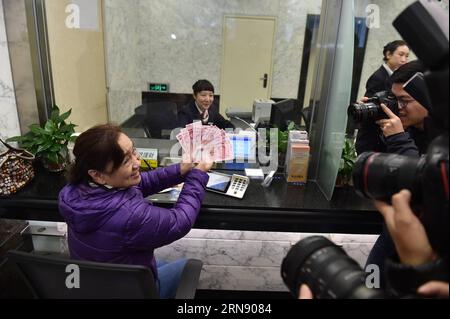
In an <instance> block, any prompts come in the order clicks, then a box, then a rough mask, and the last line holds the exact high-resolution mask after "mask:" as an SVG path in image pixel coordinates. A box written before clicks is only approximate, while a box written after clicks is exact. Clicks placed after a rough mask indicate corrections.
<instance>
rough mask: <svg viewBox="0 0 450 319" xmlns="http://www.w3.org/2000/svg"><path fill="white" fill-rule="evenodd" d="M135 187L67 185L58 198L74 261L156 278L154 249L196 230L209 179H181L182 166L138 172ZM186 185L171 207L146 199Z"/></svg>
mask: <svg viewBox="0 0 450 319" xmlns="http://www.w3.org/2000/svg"><path fill="white" fill-rule="evenodd" d="M141 177H142V180H141V182H140V183H139V185H138V186H133V187H129V188H126V189H106V188H104V187H92V186H89V185H85V184H78V185H71V184H69V185H67V186H65V187H64V188H63V189H62V190H61V192H60V194H59V211H60V213H61V215H62V216H63V217H64V220H65V221H66V223H67V225H68V244H69V251H70V255H71V257H72V258H73V259H81V260H89V261H97V262H108V263H117V264H132V265H143V266H147V267H150V268H151V269H152V271H153V273H154V275H155V278H157V268H156V261H155V258H154V256H153V250H154V249H155V248H158V247H161V246H164V245H167V244H170V243H171V242H173V241H175V240H177V239H180V238H182V237H183V236H185V235H186V234H187V233H188V232H189V230H190V229H191V228H192V226H193V225H194V222H195V220H196V218H197V215H198V212H199V210H200V206H201V202H202V200H203V197H204V194H205V186H206V183H207V182H208V175H207V174H206V173H204V172H202V171H200V170H197V169H193V170H192V171H191V172H189V173H188V174H187V175H186V176H185V178H183V177H182V176H181V175H180V165H173V166H169V167H166V168H161V169H157V170H154V171H149V172H143V173H141ZM182 181H184V186H183V189H182V191H181V193H180V196H179V198H178V201H177V202H176V204H175V205H174V206H173V208H170V209H169V208H162V207H157V206H153V204H152V203H151V202H149V201H148V200H146V199H145V197H147V196H148V195H150V194H152V193H156V192H159V191H161V190H162V189H165V188H167V187H170V186H173V185H175V184H178V183H180V182H182Z"/></svg>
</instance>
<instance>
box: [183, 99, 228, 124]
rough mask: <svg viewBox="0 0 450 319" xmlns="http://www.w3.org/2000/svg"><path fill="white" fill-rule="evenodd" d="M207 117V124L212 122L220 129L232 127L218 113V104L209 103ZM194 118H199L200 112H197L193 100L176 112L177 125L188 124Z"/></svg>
mask: <svg viewBox="0 0 450 319" xmlns="http://www.w3.org/2000/svg"><path fill="white" fill-rule="evenodd" d="M208 114H209V119H208V124H213V125H215V126H217V127H219V128H221V129H226V128H233V129H234V125H233V124H231V122H230V121H227V120H226V119H225V118H224V117H223V116H222V115H221V114H220V113H219V106H218V105H217V104H214V103H213V105H211V107H210V108H209V109H208ZM194 120H200V113H199V112H198V109H197V106H196V105H195V101H192V102H190V103H189V104H187V105H185V106H183V108H182V109H181V110H180V111H179V112H178V126H179V127H185V126H186V125H188V124H191V123H192V122H194Z"/></svg>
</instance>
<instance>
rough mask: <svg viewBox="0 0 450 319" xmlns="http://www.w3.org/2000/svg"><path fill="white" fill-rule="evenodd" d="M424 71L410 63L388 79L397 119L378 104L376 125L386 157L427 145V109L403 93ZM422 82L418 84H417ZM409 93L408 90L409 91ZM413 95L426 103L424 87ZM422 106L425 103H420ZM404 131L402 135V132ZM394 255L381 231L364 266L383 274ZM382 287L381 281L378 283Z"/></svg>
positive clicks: (411, 153)
mask: <svg viewBox="0 0 450 319" xmlns="http://www.w3.org/2000/svg"><path fill="white" fill-rule="evenodd" d="M423 70H424V68H423V66H422V64H421V63H420V62H419V61H412V62H409V63H407V64H405V65H403V66H401V67H400V68H399V69H398V70H397V71H396V72H394V74H393V75H392V77H391V79H392V82H393V84H392V89H391V90H392V93H393V94H394V95H395V97H396V98H397V101H398V106H399V116H397V115H395V114H394V113H393V112H392V111H391V110H390V109H389V108H387V107H386V106H385V105H384V104H381V107H382V108H383V110H384V112H385V113H386V114H387V115H388V116H389V118H388V119H382V120H379V121H377V124H378V125H379V126H380V129H381V131H382V133H383V140H384V144H385V146H386V150H385V152H386V153H392V154H401V155H408V156H415V157H417V156H419V155H421V154H424V153H425V152H426V150H427V147H428V144H429V142H430V141H429V134H427V132H426V130H425V122H426V118H427V116H428V110H427V108H428V105H427V107H424V106H423V105H422V104H421V103H420V102H419V101H417V100H416V99H415V98H414V97H413V96H411V94H409V93H408V92H406V91H405V83H409V81H410V80H411V78H412V77H414V76H415V75H416V73H417V72H422V71H423ZM420 81H422V80H420ZM410 91H411V90H410ZM411 93H413V94H414V95H415V96H418V97H420V99H421V100H424V101H427V99H428V98H424V97H427V96H428V92H427V90H426V88H425V87H423V88H422V91H421V90H419V89H418V88H415V90H414V92H411ZM423 103H429V101H427V102H423ZM405 129H406V131H405ZM394 253H395V247H394V245H393V243H392V240H391V238H390V236H389V233H388V231H387V230H386V228H385V227H383V230H382V232H381V234H380V236H379V237H378V239H377V241H376V242H375V244H374V246H373V248H372V250H371V251H370V253H369V256H368V258H367V263H366V266H367V265H372V264H376V265H378V267H380V270H381V272H382V273H383V268H384V261H385V259H386V257H387V256H388V255H392V254H394ZM381 284H382V286H384V281H383V280H382V282H381Z"/></svg>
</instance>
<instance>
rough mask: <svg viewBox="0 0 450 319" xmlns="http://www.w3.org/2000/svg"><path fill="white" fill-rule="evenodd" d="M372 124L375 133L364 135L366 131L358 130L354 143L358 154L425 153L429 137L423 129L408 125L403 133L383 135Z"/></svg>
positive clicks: (415, 154)
mask: <svg viewBox="0 0 450 319" xmlns="http://www.w3.org/2000/svg"><path fill="white" fill-rule="evenodd" d="M373 124H374V123H373ZM374 125H375V126H376V127H374V131H375V130H376V131H375V132H377V134H374V135H372V134H369V135H364V133H366V132H367V131H358V136H357V138H356V145H355V147H356V152H357V153H358V155H359V154H361V153H363V152H382V153H392V154H400V155H408V156H420V155H422V154H425V153H426V151H427V147H428V144H429V142H430V138H429V136H427V134H426V133H425V131H422V130H419V129H416V128H414V127H410V128H408V129H406V131H405V132H403V133H398V134H395V135H391V136H388V137H384V136H383V133H382V132H381V130H380V128H379V127H378V125H376V124H374ZM360 132H361V134H360ZM368 136H369V137H370V138H368Z"/></svg>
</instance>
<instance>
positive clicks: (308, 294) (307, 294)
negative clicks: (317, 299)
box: [298, 284, 314, 299]
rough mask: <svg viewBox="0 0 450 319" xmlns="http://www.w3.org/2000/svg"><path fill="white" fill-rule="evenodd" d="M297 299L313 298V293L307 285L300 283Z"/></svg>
mask: <svg viewBox="0 0 450 319" xmlns="http://www.w3.org/2000/svg"><path fill="white" fill-rule="evenodd" d="M298 299H314V296H313V293H312V291H311V289H310V288H309V287H308V286H307V285H305V284H303V285H301V287H300V292H299V295H298Z"/></svg>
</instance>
